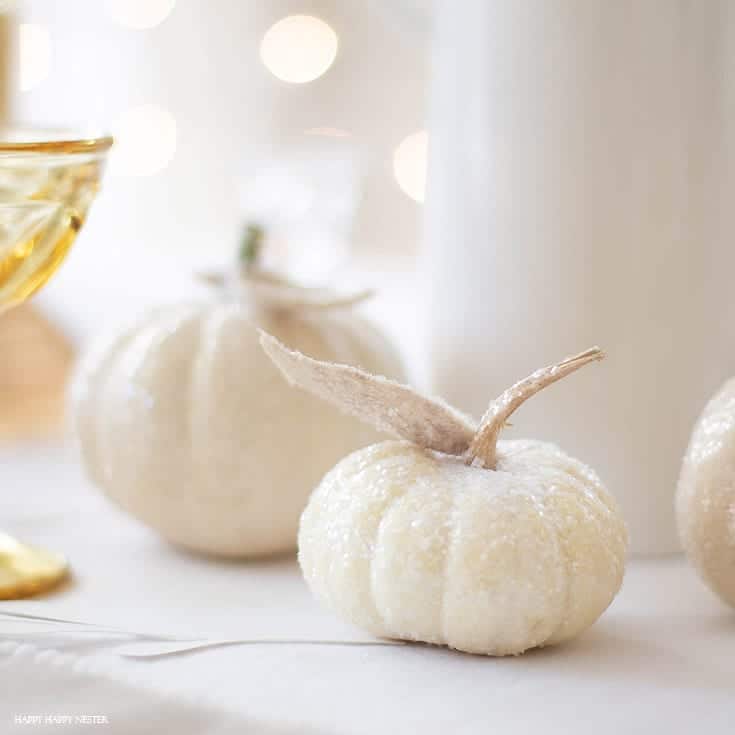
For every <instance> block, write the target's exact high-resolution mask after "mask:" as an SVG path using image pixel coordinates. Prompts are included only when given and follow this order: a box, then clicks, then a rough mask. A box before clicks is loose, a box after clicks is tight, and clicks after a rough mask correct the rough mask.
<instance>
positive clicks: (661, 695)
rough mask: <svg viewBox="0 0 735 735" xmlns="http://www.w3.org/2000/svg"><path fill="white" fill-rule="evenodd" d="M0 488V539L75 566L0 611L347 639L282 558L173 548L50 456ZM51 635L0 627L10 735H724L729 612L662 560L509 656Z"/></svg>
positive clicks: (24, 459)
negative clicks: (36, 594) (65, 579)
mask: <svg viewBox="0 0 735 735" xmlns="http://www.w3.org/2000/svg"><path fill="white" fill-rule="evenodd" d="M0 483H1V484H0V487H1V488H2V490H1V491H0V528H3V529H4V530H8V531H10V532H12V533H14V534H16V535H18V536H20V537H22V538H23V539H25V540H33V541H36V542H38V543H43V544H45V545H47V546H50V547H53V548H58V549H60V550H63V551H64V552H66V553H67V554H68V555H69V556H70V558H71V560H72V563H73V567H74V572H75V575H74V579H73V581H72V582H71V583H70V584H68V585H66V586H65V587H64V588H63V589H61V590H59V591H58V592H57V593H55V594H53V595H51V596H47V597H45V598H40V599H36V600H25V601H13V602H6V603H0V612H2V611H5V612H8V611H10V612H16V613H28V614H36V615H43V616H50V617H58V618H65V619H71V620H78V621H86V622H94V623H101V624H104V625H108V626H114V627H116V628H120V629H123V630H125V631H136V632H139V633H140V632H143V633H151V634H158V633H163V634H167V635H175V636H181V637H187V638H197V639H199V638H215V639H222V638H238V639H241V638H252V639H284V638H285V639H297V640H321V639H331V640H335V639H336V640H365V639H366V637H365V636H364V635H363V634H362V633H361V632H360V631H357V630H354V629H352V628H351V627H350V626H348V625H345V624H343V623H341V622H340V621H338V620H336V619H335V618H333V617H332V616H331V615H330V614H329V613H328V612H326V611H324V610H322V609H321V608H320V607H319V606H318V605H317V604H316V603H315V602H314V601H313V600H312V599H311V597H310V595H309V593H308V590H307V589H306V587H305V585H304V583H303V582H302V580H301V577H300V575H299V571H298V567H297V565H296V563H295V561H294V560H293V559H292V558H281V559H273V560H269V561H260V562H256V563H222V562H216V561H213V560H208V559H202V558H198V557H193V556H189V555H186V554H183V553H181V552H179V551H176V550H174V549H172V548H170V547H169V546H167V545H165V544H164V543H162V542H160V541H159V540H158V539H157V538H156V537H155V536H154V535H153V534H152V533H150V532H149V531H147V530H146V529H144V528H142V527H140V526H139V525H138V524H137V523H135V522H134V521H132V520H130V519H128V518H127V517H125V516H123V515H122V514H120V513H119V512H118V511H117V510H116V509H114V508H113V507H111V506H110V505H108V504H107V502H106V501H104V500H103V499H102V498H101V497H99V496H98V495H96V494H95V493H94V491H92V490H91V489H90V488H89V486H88V485H87V484H86V483H85V482H84V481H83V479H82V478H81V477H80V474H79V470H78V469H77V467H76V465H75V463H74V461H73V457H71V456H70V455H69V452H68V450H65V449H64V448H62V447H55V446H44V447H37V446H36V447H17V448H13V449H7V448H6V449H5V450H2V453H0ZM30 627H31V628H32V625H31V626H30ZM52 627H53V626H52ZM58 627H59V630H66V629H68V628H69V626H63V625H59V626H58ZM64 636H65V634H63V633H57V634H55V635H51V636H49V637H48V638H45V637H44V636H43V635H36V636H35V637H34V638H33V640H32V645H28V644H27V642H26V643H25V644H24V643H22V642H21V640H20V638H19V636H18V634H17V629H16V628H14V627H13V623H12V622H11V621H8V620H7V619H3V618H2V617H0V640H4V642H2V643H0V732H1V733H5V732H13V733H14V732H16V731H18V732H27V731H29V730H28V728H29V727H31V725H28V724H25V723H23V722H17V723H16V721H15V718H16V716H18V715H47V714H52V715H70V716H71V715H89V716H100V717H105V718H106V719H107V723H101V724H99V723H98V724H97V725H93V724H90V723H77V724H74V723H72V724H65V725H63V726H62V725H59V727H62V728H63V729H62V731H63V732H77V731H78V732H90V731H95V730H94V727H96V726H99V727H101V728H102V730H100V732H105V731H106V732H115V733H117V732H119V733H126V734H129V735H137V734H138V733H148V732H151V733H153V732H164V731H170V732H176V733H180V734H181V735H190V734H193V733H211V734H212V735H219V733H222V734H223V735H224V733H230V732H248V733H249V732H252V733H260V732H263V733H272V732H278V733H280V732H298V733H306V732H309V733H330V734H332V733H333V734H343V735H366V734H367V733H370V734H373V733H401V734H402V733H411V734H412V735H413V733H450V732H451V733H467V734H474V733H489V732H492V733H502V734H503V735H513V734H515V733H531V732H534V733H536V732H539V733H564V734H565V735H573V734H574V733H577V732H579V733H585V734H586V733H596V734H597V735H604V734H606V733H610V734H611V735H612V734H613V733H614V734H615V735H619V734H620V733H646V734H647V735H648V733H652V732H666V733H669V734H676V733H687V734H688V733H692V732H696V731H701V732H706V733H707V734H708V735H717V734H718V733H728V734H730V733H732V732H733V727H735V612H733V611H730V610H729V609H728V608H726V607H724V606H723V605H721V604H720V603H719V602H718V601H717V600H716V599H715V598H714V597H713V596H712V595H711V594H710V593H709V591H708V590H707V589H706V588H705V587H704V586H703V585H702V584H701V582H700V581H699V580H698V579H697V577H696V575H695V574H694V572H693V571H692V570H691V568H690V567H689V566H688V565H687V564H686V562H685V561H684V560H683V559H682V558H680V557H669V558H660V559H647V560H643V559H639V560H634V561H633V562H631V564H630V567H629V570H628V573H627V576H626V580H625V584H624V587H623V590H622V592H621V594H620V595H619V596H618V598H617V599H616V601H615V602H614V604H613V605H612V607H611V608H610V609H609V610H608V611H607V612H606V613H605V615H604V616H603V617H602V618H601V620H600V621H599V622H598V623H597V624H596V625H595V626H594V627H593V628H592V629H591V630H590V631H588V632H587V633H586V634H585V635H583V636H582V637H580V638H579V639H578V640H576V641H574V642H572V643H570V644H567V645H565V646H561V647H558V648H549V649H544V650H541V651H535V652H531V653H528V654H526V655H524V656H521V657H518V658H504V659H492V658H484V657H478V656H469V655H463V654H459V653H456V652H452V651H448V650H444V649H439V648H432V647H427V646H397V647H367V646H319V645H299V644H289V645H278V644H258V645H247V646H236V647H223V648H214V649H207V650H203V651H200V652H197V653H188V654H183V655H178V656H170V657H162V658H149V659H132V658H129V657H125V656H123V655H121V653H130V652H131V651H133V650H140V649H135V645H136V644H130V642H126V641H125V640H124V639H115V640H105V639H100V638H97V637H93V638H89V637H87V638H85V637H84V635H79V636H75V637H73V638H70V639H67V638H65V637H64ZM138 645H139V644H138ZM146 645H148V644H146ZM153 645H154V648H155V645H156V644H153ZM52 649H54V650H61V651H62V653H61V654H59V653H53V652H52ZM157 717H160V718H162V721H164V722H168V723H169V724H168V728H164V727H163V726H162V725H161V720H156V718H157ZM174 718H177V719H174ZM47 727H48V726H47ZM104 728H107V730H105V729H104Z"/></svg>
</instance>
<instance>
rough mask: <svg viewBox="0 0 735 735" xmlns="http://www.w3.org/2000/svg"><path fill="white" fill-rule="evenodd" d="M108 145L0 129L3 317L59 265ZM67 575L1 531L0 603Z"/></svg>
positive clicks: (50, 557) (49, 556) (59, 562)
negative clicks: (6, 311)
mask: <svg viewBox="0 0 735 735" xmlns="http://www.w3.org/2000/svg"><path fill="white" fill-rule="evenodd" d="M111 145H112V139H111V138H109V137H85V136H80V135H69V134H67V133H64V132H60V131H34V130H17V129H0V312H2V311H4V310H5V309H8V308H10V307H11V306H13V305H16V304H20V303H22V302H23V301H25V300H26V299H27V298H29V297H30V296H31V295H33V294H34V293H35V292H36V291H38V289H40V288H41V287H42V286H43V285H44V284H45V283H46V282H47V281H48V280H49V278H51V276H52V275H53V274H54V273H55V271H56V270H57V268H58V267H59V266H60V265H61V263H62V261H63V260H64V258H65V256H66V254H67V253H68V251H69V249H70V247H71V246H72V244H73V242H74V240H75V238H76V236H77V234H78V233H79V230H80V229H81V227H82V225H83V224H84V221H85V218H86V216H87V211H88V210H89V207H90V205H91V203H92V201H93V199H94V197H95V196H96V194H97V192H98V190H99V184H100V179H101V177H102V172H103V169H104V163H105V156H106V153H107V151H108V150H109V148H110V146H111ZM28 359H29V360H30V359H32V356H31V355H29V356H28ZM68 571H69V568H68V565H67V562H66V560H65V559H64V557H63V556H61V555H59V554H55V553H52V552H48V551H44V550H42V549H39V548H36V547H31V546H26V545H25V544H22V543H20V542H18V541H16V540H15V539H13V538H12V537H10V536H7V535H5V534H2V533H0V599H15V598H19V597H25V596H27V595H32V594H37V593H39V592H43V591H45V590H48V589H50V588H51V587H53V586H54V585H56V584H58V583H59V582H60V581H61V580H62V579H64V577H66V575H67V574H68Z"/></svg>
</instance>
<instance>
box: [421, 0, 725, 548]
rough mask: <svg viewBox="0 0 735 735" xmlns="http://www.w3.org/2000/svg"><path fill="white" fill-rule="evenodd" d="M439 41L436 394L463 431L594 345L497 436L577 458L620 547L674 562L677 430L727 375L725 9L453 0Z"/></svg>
mask: <svg viewBox="0 0 735 735" xmlns="http://www.w3.org/2000/svg"><path fill="white" fill-rule="evenodd" d="M434 43H435V48H434V69H435V79H434V87H433V100H432V122H431V128H430V130H431V144H430V165H429V188H428V195H427V217H428V221H427V225H428V226H427V233H428V248H427V252H428V264H429V269H430V272H431V283H432V299H431V307H430V314H431V320H430V352H431V366H432V368H431V369H432V381H433V388H434V390H435V392H437V393H439V394H441V395H443V396H444V397H445V398H447V399H448V400H449V401H451V402H452V403H454V404H456V405H458V406H460V407H461V408H463V409H465V410H467V411H470V412H472V413H474V414H476V415H479V414H480V413H482V411H483V409H484V407H485V405H486V403H487V401H488V399H490V398H492V397H493V396H495V395H497V394H498V393H499V392H500V391H502V390H503V389H504V388H505V387H507V386H508V385H510V384H511V383H512V382H514V381H515V380H517V379H519V378H520V377H522V376H524V375H525V374H527V373H528V372H530V371H531V370H533V369H535V368H537V367H540V366H542V365H545V364H548V363H550V362H552V361H554V360H556V359H557V358H559V357H562V356H563V355H565V354H569V353H573V352H577V351H579V350H581V349H584V348H586V347H588V346H589V345H591V344H599V345H600V346H601V347H603V349H604V350H605V351H606V352H607V360H605V362H604V363H602V364H601V365H600V366H595V367H592V368H589V369H587V370H585V371H583V372H582V373H580V374H579V375H576V376H575V377H574V378H573V379H570V380H567V381H564V382H563V383H560V384H559V385H557V386H555V387H553V388H551V389H549V390H548V391H545V392H544V393H543V394H542V395H539V396H537V397H536V398H535V399H534V400H533V401H530V402H529V403H528V404H526V405H525V406H524V407H523V408H522V409H521V411H519V413H518V415H517V417H516V420H515V421H514V423H515V426H514V427H513V428H512V429H510V430H509V431H508V436H514V435H516V436H530V437H538V438H542V439H548V440H552V441H555V442H557V443H558V444H559V445H561V446H562V447H563V448H564V449H566V450H568V451H569V452H571V453H573V454H575V455H576V456H578V457H580V458H581V459H583V460H585V461H587V462H588V463H589V464H590V465H591V466H593V467H595V468H596V469H597V471H598V472H599V473H600V475H601V476H602V478H603V480H604V481H605V482H606V484H607V485H608V486H609V488H610V490H611V491H612V492H613V493H614V494H615V495H616V497H617V498H618V499H619V501H620V502H621V505H622V508H623V511H624V513H625V516H626V518H627V520H628V523H629V527H630V530H631V537H632V548H633V550H634V551H635V552H639V553H661V552H669V551H674V550H676V549H677V548H678V541H677V536H676V528H675V523H674V512H673V496H674V491H675V486H676V480H677V476H678V472H679V464H680V461H681V457H682V454H683V452H684V449H685V446H686V443H687V439H688V436H689V433H690V430H691V427H692V424H693V422H694V420H695V418H696V416H697V414H698V412H699V411H700V410H701V408H702V406H703V404H704V402H705V401H706V399H707V397H708V396H709V395H710V394H711V393H712V392H713V391H714V390H715V388H716V387H717V386H718V384H719V383H720V382H721V381H722V380H724V379H725V377H727V376H729V375H732V374H733V373H735V339H734V337H735V334H734V333H733V332H734V331H735V320H733V318H732V317H733V313H734V312H735V292H734V291H733V286H732V274H733V273H735V248H733V247H732V243H731V239H732V235H731V233H732V232H733V231H734V230H733V228H734V226H735V215H734V214H733V209H735V208H734V207H733V206H732V200H733V196H734V195H735V185H734V182H735V179H734V178H733V177H734V174H735V76H734V75H735V5H734V4H732V3H729V2H727V0H708V2H702V3H694V2H689V1H687V0H620V1H618V2H610V1H609V0H585V2H579V0H460V1H459V2H456V3H451V4H450V3H439V4H438V5H437V17H436V26H435V40H434Z"/></svg>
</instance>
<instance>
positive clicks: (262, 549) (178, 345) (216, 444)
mask: <svg viewBox="0 0 735 735" xmlns="http://www.w3.org/2000/svg"><path fill="white" fill-rule="evenodd" d="M353 301H354V299H351V298H350V299H346V300H340V299H335V298H334V297H333V296H332V295H330V294H326V293H324V292H322V291H315V290H312V289H303V288H298V287H296V286H294V285H292V284H288V283H285V282H284V281H280V280H278V279H275V278H273V277H272V276H268V275H266V274H257V275H256V274H249V275H248V276H247V277H246V278H245V283H244V284H243V287H242V289H241V292H240V294H239V298H238V299H237V300H235V301H217V302H214V303H205V304H193V305H175V306H171V307H169V308H162V309H159V310H157V311H156V312H155V313H152V314H150V315H147V316H146V317H145V318H144V319H142V320H141V321H139V322H138V323H136V324H133V325H131V326H130V327H129V328H127V329H124V330H122V331H120V332H118V333H116V334H114V335H112V336H111V337H110V338H107V339H105V340H104V341H103V342H102V343H101V344H98V345H97V346H96V347H94V348H93V349H92V350H91V351H90V353H89V354H88V355H87V356H86V357H85V358H84V359H83V360H82V362H81V364H80V366H79V369H78V372H77V376H76V379H75V383H74V386H73V390H72V401H71V407H72V414H73V420H74V425H75V428H76V433H77V436H78V439H79V445H80V447H81V454H82V459H83V463H84V465H85V467H86V469H87V472H88V474H89V476H90V477H91V479H92V481H93V482H94V483H95V484H96V485H97V487H98V488H99V489H100V490H101V491H102V492H103V493H104V494H105V495H107V496H108V497H109V498H110V499H112V500H113V501H115V502H116V503H117V504H118V505H119V506H120V507H122V508H123V509H124V510H126V511H128V512H129V513H130V514H131V515H133V516H135V517H136V518H138V519H139V520H141V521H142V522H144V523H145V524H147V525H148V526H150V527H151V528H153V529H155V530H156V531H158V532H159V533H160V534H161V535H162V536H164V537H165V538H166V539H168V540H169V541H171V542H173V543H175V544H178V545H181V546H183V547H187V548H189V549H192V550H195V551H200V552H206V553H212V554H221V555H227V556H247V555H256V554H269V553H274V552H280V551H285V550H289V549H294V548H295V547H296V536H297V528H298V521H299V516H300V514H301V511H302V510H303V508H304V505H305V504H306V501H307V498H308V495H309V493H310V491H311V490H312V489H313V487H314V485H316V483H317V482H318V481H319V479H320V478H321V477H322V475H323V474H324V473H325V472H326V471H327V470H328V469H329V468H330V467H331V466H332V465H333V464H334V463H335V462H336V461H337V460H338V459H339V458H340V457H342V456H344V454H345V453H346V452H350V451H352V450H354V449H357V448H358V447H362V446H365V445H366V444H369V443H371V442H373V441H375V440H376V438H377V437H378V435H377V433H376V432H375V431H374V430H372V429H371V428H369V427H366V426H365V425H363V424H361V423H360V422H359V421H357V420H356V419H354V418H352V417H348V416H345V415H344V414H343V413H341V412H339V411H338V410H336V409H335V408H333V407H331V406H328V405H326V404H325V403H324V402H323V401H319V400H317V399H316V398H314V397H312V396H309V395H307V394H304V393H303V392H302V391H298V390H294V389H292V388H290V387H289V386H288V385H286V384H285V383H284V381H283V380H282V379H281V377H280V375H279V374H278V371H277V370H276V368H275V367H274V366H273V365H272V363H271V362H270V360H269V359H268V358H267V357H266V356H265V355H264V354H263V351H262V350H261V349H260V346H259V344H258V333H257V327H258V326H260V327H263V328H264V329H267V330H269V331H271V332H273V333H274V334H277V335H278V336H279V339H282V340H283V341H284V342H285V343H286V344H289V345H292V346H293V347H295V348H297V349H299V350H303V351H304V352H306V353H308V354H310V355H314V356H315V357H320V358H323V359H329V360H340V361H344V362H347V363H350V364H355V365H361V366H363V367H365V368H367V369H372V370H386V371H388V372H389V373H390V374H393V375H396V376H400V375H401V374H402V369H401V366H400V362H399V360H398V358H397V356H396V354H395V352H394V350H393V349H392V347H391V346H390V344H389V343H388V342H387V341H386V339H385V338H384V337H383V336H382V335H381V334H379V333H378V332H377V331H376V330H375V329H374V328H373V327H371V326H370V325H369V324H368V323H367V322H366V321H365V320H363V319H362V318H360V317H359V316H357V315H356V314H355V313H353V311H352V310H351V308H350V307H351V305H352V302H353Z"/></svg>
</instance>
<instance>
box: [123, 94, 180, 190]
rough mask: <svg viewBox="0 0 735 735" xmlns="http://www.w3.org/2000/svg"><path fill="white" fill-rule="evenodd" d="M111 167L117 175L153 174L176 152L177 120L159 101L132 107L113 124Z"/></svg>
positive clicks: (166, 163)
mask: <svg viewBox="0 0 735 735" xmlns="http://www.w3.org/2000/svg"><path fill="white" fill-rule="evenodd" d="M113 134H114V136H115V147H114V148H113V150H112V155H111V160H110V167H111V170H112V173H113V174H115V175H118V176H136V177H138V176H153V175H154V174H157V173H159V172H160V171H163V169H165V168H166V166H168V164H169V163H170V162H171V160H172V159H173V157H174V155H175V153H176V120H174V118H173V116H172V115H171V113H170V112H168V110H166V109H164V108H163V107H159V106H158V105H140V106H139V107H131V108H130V109H129V110H127V111H126V112H125V114H124V115H123V116H122V117H121V118H120V119H119V120H118V122H117V124H116V125H115V126H114V127H113Z"/></svg>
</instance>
